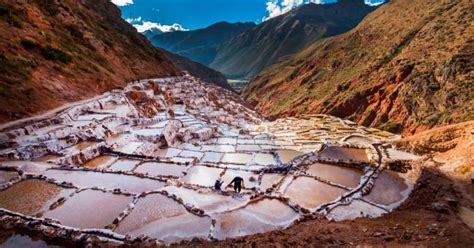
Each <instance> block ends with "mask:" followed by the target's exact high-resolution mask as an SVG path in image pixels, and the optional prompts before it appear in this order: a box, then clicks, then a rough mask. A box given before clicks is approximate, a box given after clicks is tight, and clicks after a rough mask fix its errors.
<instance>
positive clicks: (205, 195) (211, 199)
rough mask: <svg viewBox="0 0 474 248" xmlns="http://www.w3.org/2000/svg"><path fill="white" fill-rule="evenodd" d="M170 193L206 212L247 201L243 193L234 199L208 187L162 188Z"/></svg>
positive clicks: (243, 203) (218, 210)
mask: <svg viewBox="0 0 474 248" xmlns="http://www.w3.org/2000/svg"><path fill="white" fill-rule="evenodd" d="M163 191H166V192H168V193H170V194H174V195H176V196H178V197H179V198H181V199H183V201H184V203H185V204H191V205H193V206H195V207H198V208H199V209H202V210H204V211H205V212H206V213H208V214H214V213H219V212H224V211H228V210H231V209H236V208H239V207H242V206H244V205H245V204H247V202H248V201H249V199H250V197H249V196H248V195H243V197H242V199H239V200H236V199H235V198H234V197H231V196H227V195H222V194H221V193H220V192H216V191H213V190H209V189H196V190H191V189H186V188H178V187H175V186H169V187H165V188H163Z"/></svg>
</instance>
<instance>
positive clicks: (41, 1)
mask: <svg viewBox="0 0 474 248" xmlns="http://www.w3.org/2000/svg"><path fill="white" fill-rule="evenodd" d="M35 2H36V5H38V7H39V8H40V9H41V11H43V13H45V14H47V15H49V16H56V15H57V14H59V8H58V6H57V5H56V2H55V1H54V0H35Z"/></svg>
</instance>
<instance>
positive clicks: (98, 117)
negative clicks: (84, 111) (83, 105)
mask: <svg viewBox="0 0 474 248" xmlns="http://www.w3.org/2000/svg"><path fill="white" fill-rule="evenodd" d="M110 116H112V115H108V114H90V115H80V116H78V117H77V118H76V121H91V120H98V121H101V120H103V119H105V118H107V117H110Z"/></svg>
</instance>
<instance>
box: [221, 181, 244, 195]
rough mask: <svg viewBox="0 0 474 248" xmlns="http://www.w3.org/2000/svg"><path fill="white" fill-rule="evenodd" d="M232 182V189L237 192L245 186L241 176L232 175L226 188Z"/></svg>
mask: <svg viewBox="0 0 474 248" xmlns="http://www.w3.org/2000/svg"><path fill="white" fill-rule="evenodd" d="M232 184H234V191H235V192H237V193H240V191H241V190H242V188H245V186H244V179H243V178H241V177H234V179H233V180H232V182H230V183H229V185H227V187H226V188H228V187H230V186H231V185H232Z"/></svg>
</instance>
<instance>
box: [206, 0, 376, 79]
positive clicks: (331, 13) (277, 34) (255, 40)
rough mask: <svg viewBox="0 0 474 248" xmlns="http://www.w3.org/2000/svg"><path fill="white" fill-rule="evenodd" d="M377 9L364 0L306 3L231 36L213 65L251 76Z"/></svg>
mask: <svg viewBox="0 0 474 248" xmlns="http://www.w3.org/2000/svg"><path fill="white" fill-rule="evenodd" d="M374 9H375V7H371V6H368V5H365V4H364V1H363V0H355V1H354V0H340V1H338V3H335V4H324V5H321V4H307V5H303V6H301V7H299V8H297V9H295V10H293V11H291V12H289V13H287V14H285V15H282V16H278V17H275V18H272V19H270V20H268V21H266V22H264V23H262V24H260V25H258V26H257V27H255V28H253V29H252V30H249V31H247V32H244V33H242V34H241V35H239V36H237V37H235V38H233V39H231V40H229V41H228V42H227V43H226V44H224V45H223V46H221V47H220V48H219V51H218V53H217V56H216V58H215V60H214V61H213V62H212V63H211V64H210V66H211V67H212V68H214V69H216V70H218V71H220V72H222V73H224V74H225V75H227V76H228V77H231V78H251V77H253V76H255V75H256V74H258V73H259V72H260V71H262V70H263V69H264V68H265V67H266V66H268V65H270V64H273V63H275V62H277V60H278V59H280V58H282V57H283V56H286V55H289V54H293V53H296V52H298V51H301V49H303V48H305V47H307V46H308V45H309V44H311V43H312V42H314V41H316V40H319V39H321V38H324V37H328V36H333V35H337V34H340V33H343V32H346V31H349V30H350V29H352V28H353V27H355V26H356V25H357V24H358V23H359V22H360V21H361V20H362V18H363V17H364V16H365V15H367V14H368V13H369V12H371V11H372V10H374Z"/></svg>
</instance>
